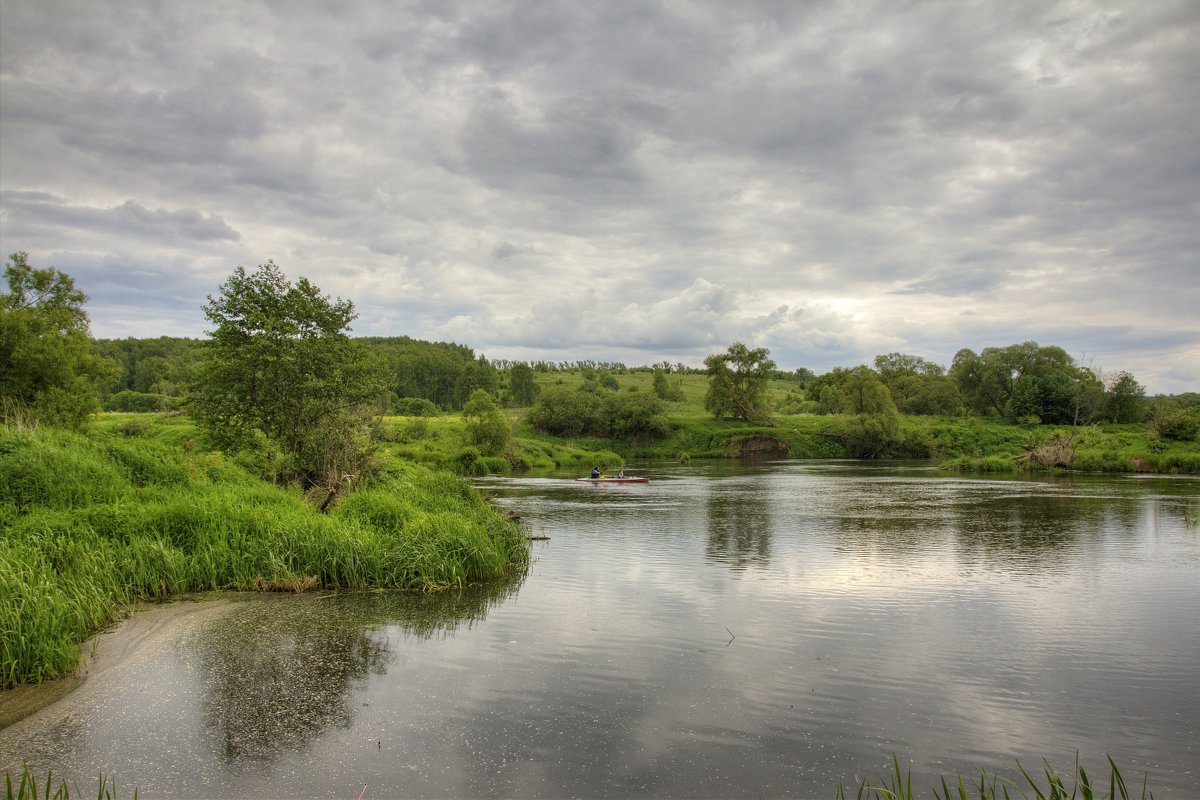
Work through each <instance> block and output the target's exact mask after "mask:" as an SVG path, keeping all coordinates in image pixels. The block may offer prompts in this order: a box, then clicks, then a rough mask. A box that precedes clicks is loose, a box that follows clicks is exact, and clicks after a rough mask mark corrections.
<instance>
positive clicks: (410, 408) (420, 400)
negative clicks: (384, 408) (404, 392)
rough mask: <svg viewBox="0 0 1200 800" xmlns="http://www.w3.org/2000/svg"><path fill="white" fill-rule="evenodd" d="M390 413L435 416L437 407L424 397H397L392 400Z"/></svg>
mask: <svg viewBox="0 0 1200 800" xmlns="http://www.w3.org/2000/svg"><path fill="white" fill-rule="evenodd" d="M391 406H392V413H395V414H399V415H400V416H402V417H436V416H437V414H438V407H437V406H435V405H434V404H433V401H431V400H426V399H425V398H424V397H397V398H395V399H393V400H392V403H391Z"/></svg>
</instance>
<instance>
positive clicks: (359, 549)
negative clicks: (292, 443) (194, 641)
mask: <svg viewBox="0 0 1200 800" xmlns="http://www.w3.org/2000/svg"><path fill="white" fill-rule="evenodd" d="M0 520H3V522H4V528H3V535H2V537H0V687H3V688H7V687H10V686H12V685H14V684H16V683H26V682H37V681H42V680H45V679H48V678H54V677H58V676H62V675H66V674H69V673H71V672H72V671H74V669H75V668H76V666H77V665H78V660H79V648H78V645H79V643H80V642H82V641H83V640H84V639H86V638H87V637H88V636H90V635H91V634H93V633H95V632H96V631H98V630H100V629H102V628H103V627H104V626H105V625H107V624H109V623H111V622H112V621H113V620H115V619H116V618H117V617H119V616H120V614H121V609H122V607H124V606H125V605H127V604H129V603H132V602H135V601H139V600H147V599H161V598H166V597H170V596H172V595H177V594H181V593H186V592H196V591H220V590H259V591H302V590H307V589H317V588H320V589H368V588H370V589H409V590H411V589H419V590H430V589H439V588H445V587H451V586H460V585H463V584H464V583H467V582H472V581H483V580H488V579H491V578H496V577H500V576H502V575H505V574H506V573H509V572H511V570H513V569H517V568H520V567H521V566H522V565H523V564H524V563H525V562H526V561H527V559H528V549H527V547H528V546H527V543H526V540H525V538H524V535H523V534H522V532H521V531H520V530H519V529H518V527H517V526H516V524H515V523H513V522H512V521H510V520H508V519H507V518H505V517H504V516H503V515H502V514H501V513H499V512H498V511H496V510H495V509H493V508H492V507H491V506H489V505H488V504H487V503H486V502H484V501H483V500H482V498H480V497H479V496H478V494H477V493H475V492H474V491H473V490H472V489H471V487H469V486H467V485H466V484H465V483H463V482H462V481H461V480H459V479H458V478H456V477H454V476H453V475H449V474H447V473H438V472H434V471H432V470H429V469H427V468H424V467H420V466H417V465H407V466H401V465H397V466H396V467H394V468H393V469H391V470H390V471H389V472H388V474H387V475H386V477H385V478H384V479H383V480H381V481H380V482H379V483H378V484H376V485H374V486H372V487H369V488H367V489H364V490H361V491H360V492H358V493H355V494H352V495H350V497H349V498H348V500H347V501H346V502H345V504H344V506H343V507H338V508H335V510H334V512H333V513H331V514H328V515H323V514H319V513H317V512H315V511H314V510H313V509H312V508H311V507H309V506H307V505H305V504H304V502H303V500H302V499H301V497H300V496H299V495H298V494H297V493H294V492H288V491H285V490H283V489H279V488H276V487H274V486H271V485H268V484H265V483H262V482H261V481H258V480H256V479H255V478H253V477H251V476H249V475H248V474H247V473H245V472H244V471H243V470H241V469H240V468H238V467H236V466H234V465H232V464H229V463H228V462H226V461H224V460H223V459H222V458H221V457H220V456H219V455H217V454H211V453H209V454H199V453H196V452H195V450H194V449H192V448H188V449H185V448H183V447H182V446H171V445H169V444H165V443H161V442H159V441H156V440H155V439H154V438H153V437H147V438H142V437H134V438H131V437H129V436H128V435H127V434H126V433H121V432H108V433H96V434H93V435H91V436H83V435H80V434H72V433H65V432H61V431H54V430H49V429H38V430H32V431H31V430H16V429H12V428H0Z"/></svg>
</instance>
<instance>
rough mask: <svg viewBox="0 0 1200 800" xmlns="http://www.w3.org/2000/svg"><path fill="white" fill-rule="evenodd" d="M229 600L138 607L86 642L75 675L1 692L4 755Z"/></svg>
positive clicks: (217, 612) (215, 598) (215, 597)
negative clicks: (31, 729)
mask: <svg viewBox="0 0 1200 800" xmlns="http://www.w3.org/2000/svg"><path fill="white" fill-rule="evenodd" d="M230 602H231V599H230V598H229V597H228V596H221V595H213V596H204V597H202V598H199V599H194V600H178V601H175V602H171V603H161V604H152V605H142V606H138V607H136V608H135V609H134V612H133V614H131V615H130V616H129V618H127V619H125V620H124V621H122V622H120V623H117V624H116V625H115V626H113V627H112V628H110V629H109V630H107V631H104V632H103V633H100V634H98V635H97V636H94V637H92V638H91V639H89V640H88V641H87V642H85V643H84V645H83V647H82V648H80V651H81V653H82V658H81V659H80V667H79V670H78V672H77V673H76V674H75V675H74V676H72V677H69V678H62V679H60V680H56V681H46V682H44V683H40V684H35V685H26V686H17V687H16V688H13V689H9V690H7V691H4V692H0V752H3V749H4V743H5V740H6V739H10V740H11V739H13V738H15V737H18V736H20V734H21V730H22V729H23V728H26V727H28V726H31V725H37V726H45V725H48V724H51V723H52V722H54V721H55V720H58V719H62V718H65V717H68V716H71V715H72V714H73V713H74V712H75V710H76V709H77V708H78V707H80V705H81V704H86V703H87V702H89V699H90V696H91V695H92V693H93V692H98V691H100V690H101V689H102V688H103V684H104V682H105V676H106V674H107V673H110V672H111V671H113V670H120V669H121V668H123V667H129V666H131V665H133V664H136V663H137V662H138V661H139V660H140V659H142V658H144V657H146V656H147V655H148V654H150V653H152V652H154V650H155V649H156V648H158V647H161V646H163V645H164V644H165V643H167V642H168V641H170V640H171V639H172V638H174V637H176V636H178V635H179V634H180V633H181V632H182V631H184V630H185V629H186V628H187V627H189V626H191V625H195V624H198V623H200V622H203V621H205V620H209V619H212V618H213V617H214V616H218V615H220V614H222V613H224V612H225V611H226V610H227V609H228V608H229V604H230Z"/></svg>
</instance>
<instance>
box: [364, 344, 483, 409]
mask: <svg viewBox="0 0 1200 800" xmlns="http://www.w3.org/2000/svg"><path fill="white" fill-rule="evenodd" d="M356 341H358V342H360V343H361V344H363V345H365V346H366V347H367V348H368V349H369V350H370V351H371V352H372V353H373V354H375V355H376V356H378V357H379V358H381V359H382V360H383V361H384V362H385V363H386V364H387V370H388V373H389V375H390V378H389V381H390V387H389V388H391V390H392V391H393V392H395V393H396V395H397V396H399V397H402V398H404V397H417V398H424V399H426V400H428V401H429V402H431V403H433V404H435V405H436V406H438V407H439V408H443V409H449V410H461V409H462V407H463V403H465V402H466V401H467V399H468V398H469V397H470V396H471V392H473V391H475V390H476V389H483V390H485V391H487V392H491V393H493V394H494V393H495V392H496V391H497V389H498V388H499V386H500V376H499V372H498V371H497V370H496V368H495V367H494V366H493V365H492V364H490V363H489V362H488V361H487V359H485V358H482V357H481V358H478V359H477V358H476V357H475V351H473V350H472V349H471V348H469V347H465V346H463V345H460V344H454V343H453V342H425V341H421V340H419V339H412V338H410V337H408V336H390V337H363V338H359V339H356Z"/></svg>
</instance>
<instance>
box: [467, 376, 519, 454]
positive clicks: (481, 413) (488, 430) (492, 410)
mask: <svg viewBox="0 0 1200 800" xmlns="http://www.w3.org/2000/svg"><path fill="white" fill-rule="evenodd" d="M462 415H463V419H464V420H466V423H467V434H468V435H469V436H470V438H471V443H472V444H476V445H478V446H479V450H480V452H482V453H483V454H484V455H485V456H494V455H497V454H499V453H502V452H504V448H505V446H507V445H508V437H509V436H510V435H511V433H512V427H511V426H510V425H509V423H508V418H507V417H505V416H504V412H503V411H501V410H500V404H499V403H497V402H496V399H495V398H494V397H492V396H491V395H490V394H488V393H487V392H485V391H484V390H483V389H476V390H475V391H473V392H471V396H470V397H469V398H468V399H467V402H466V403H464V404H463V411H462Z"/></svg>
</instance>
